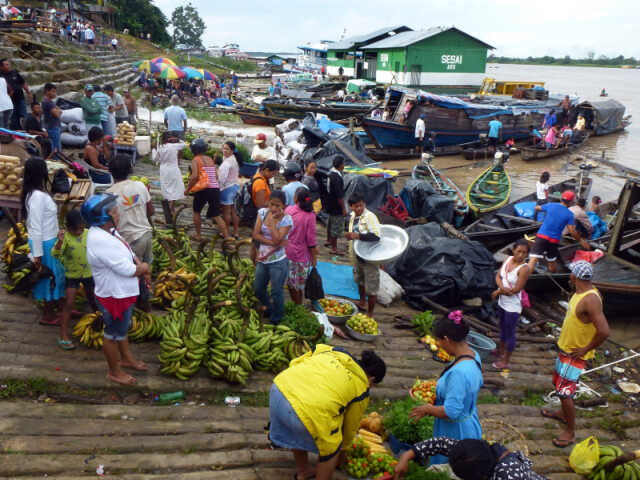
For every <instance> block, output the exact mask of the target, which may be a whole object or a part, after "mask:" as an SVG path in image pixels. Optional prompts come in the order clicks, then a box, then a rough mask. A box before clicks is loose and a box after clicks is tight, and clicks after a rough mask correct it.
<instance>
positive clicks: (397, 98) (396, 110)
mask: <svg viewBox="0 0 640 480" xmlns="http://www.w3.org/2000/svg"><path fill="white" fill-rule="evenodd" d="M409 103H412V104H413V106H412V107H411V108H410V109H409V108H408V107H407V105H408V104H409ZM556 105H557V102H556V100H553V99H552V100H550V101H537V100H517V99H503V98H501V99H496V98H486V97H483V98H481V99H478V100H474V101H472V100H470V99H462V98H458V97H451V96H444V95H435V94H433V93H429V92H424V91H421V90H414V89H409V88H402V87H389V88H388V89H387V94H386V96H385V101H384V105H383V109H384V111H385V112H386V114H385V118H386V120H381V119H379V118H371V117H369V116H365V117H363V118H362V127H363V128H364V130H365V131H366V132H367V134H368V135H369V137H370V138H371V139H372V140H373V142H374V143H375V145H376V146H377V147H378V148H413V147H415V146H416V139H415V124H416V121H417V120H418V118H419V117H420V115H422V114H424V115H425V116H426V118H425V127H426V134H425V142H426V141H428V139H429V138H431V141H432V142H433V145H434V146H435V147H443V146H451V145H459V144H461V143H468V142H473V141H476V140H478V139H479V138H480V136H481V135H483V134H485V135H486V134H487V133H488V131H489V122H490V121H491V120H493V119H498V120H500V122H502V138H503V139H504V140H505V141H506V140H507V139H509V138H513V139H514V140H518V139H524V138H528V137H529V126H530V125H535V126H539V125H541V124H542V121H543V118H544V115H545V114H546V113H548V112H549V111H550V110H551V109H552V108H554V106H556ZM556 108H557V107H556Z"/></svg>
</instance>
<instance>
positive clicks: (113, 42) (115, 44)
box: [111, 38, 118, 46]
mask: <svg viewBox="0 0 640 480" xmlns="http://www.w3.org/2000/svg"><path fill="white" fill-rule="evenodd" d="M111 45H113V46H117V45H118V39H117V38H113V39H112V40H111Z"/></svg>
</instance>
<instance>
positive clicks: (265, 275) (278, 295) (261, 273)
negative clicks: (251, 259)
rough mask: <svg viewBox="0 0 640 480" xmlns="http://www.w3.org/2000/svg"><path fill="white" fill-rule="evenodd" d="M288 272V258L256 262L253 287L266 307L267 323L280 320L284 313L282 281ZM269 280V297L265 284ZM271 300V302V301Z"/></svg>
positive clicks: (284, 280) (276, 322)
mask: <svg viewBox="0 0 640 480" xmlns="http://www.w3.org/2000/svg"><path fill="white" fill-rule="evenodd" d="M288 273H289V260H287V259H286V258H283V259H282V260H278V261H277V262H273V263H261V262H258V265H257V266H256V278H255V280H254V281H253V289H254V291H255V294H256V297H258V300H260V303H262V305H264V306H265V307H267V314H268V315H269V323H272V324H274V325H277V324H279V323H280V322H281V321H282V317H283V315H284V282H286V280H287V275H288ZM269 282H271V298H269V293H268V292H267V285H268V284H269ZM272 300H273V303H272Z"/></svg>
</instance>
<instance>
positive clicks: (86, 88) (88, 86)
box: [84, 84, 93, 91]
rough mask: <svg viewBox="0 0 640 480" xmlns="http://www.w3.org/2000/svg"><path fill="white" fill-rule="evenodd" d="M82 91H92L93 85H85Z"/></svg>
mask: <svg viewBox="0 0 640 480" xmlns="http://www.w3.org/2000/svg"><path fill="white" fill-rule="evenodd" d="M84 89H85V90H91V91H93V85H91V84H89V85H85V87H84Z"/></svg>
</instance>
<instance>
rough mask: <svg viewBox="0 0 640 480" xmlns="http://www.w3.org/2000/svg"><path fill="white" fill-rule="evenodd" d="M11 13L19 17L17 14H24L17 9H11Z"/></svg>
mask: <svg viewBox="0 0 640 480" xmlns="http://www.w3.org/2000/svg"><path fill="white" fill-rule="evenodd" d="M9 12H11V13H12V14H14V15H17V14H19V13H22V12H21V11H20V10H18V9H17V8H16V7H11V8H10V9H9Z"/></svg>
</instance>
